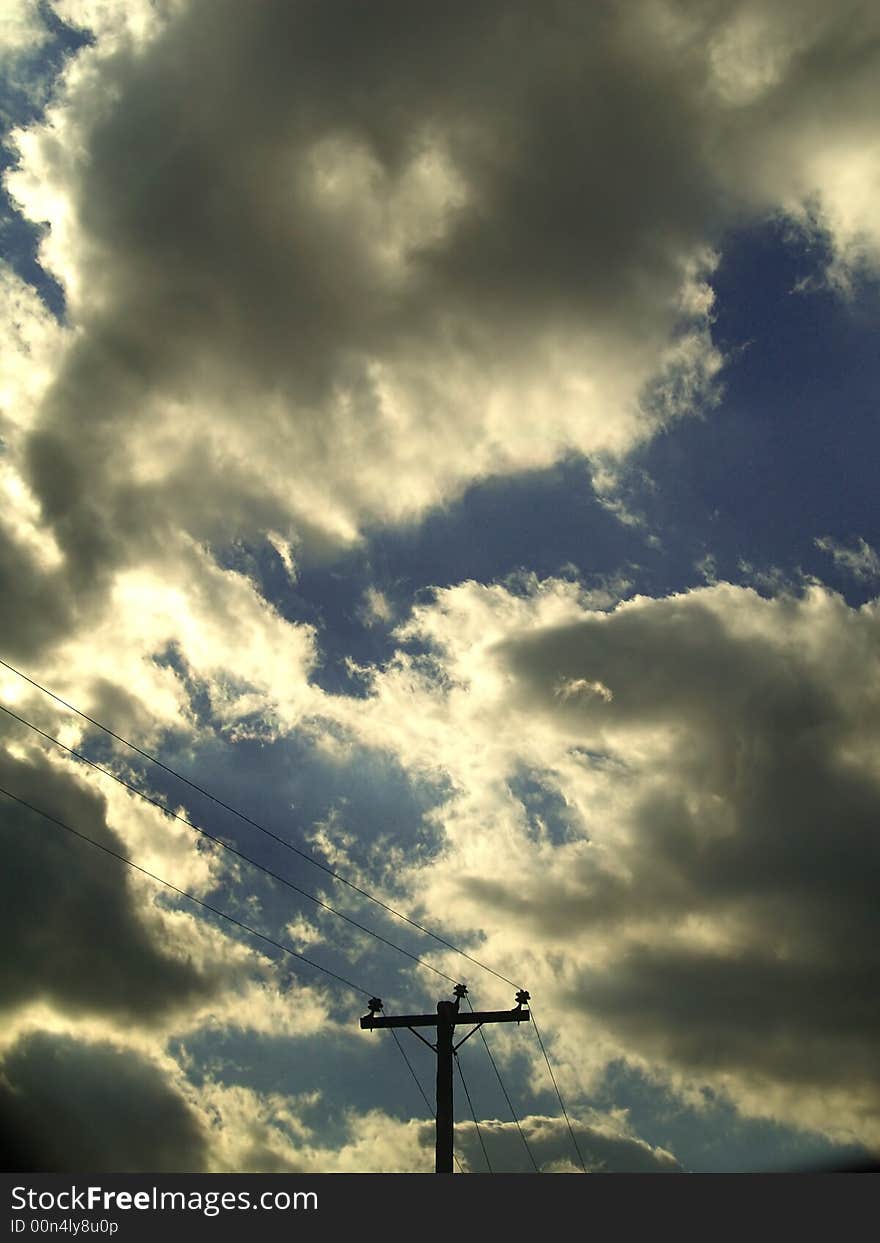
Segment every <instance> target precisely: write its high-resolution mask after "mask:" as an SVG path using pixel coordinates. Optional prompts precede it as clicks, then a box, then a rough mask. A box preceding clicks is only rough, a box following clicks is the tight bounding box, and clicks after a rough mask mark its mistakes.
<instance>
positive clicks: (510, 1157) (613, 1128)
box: [455, 1114, 681, 1174]
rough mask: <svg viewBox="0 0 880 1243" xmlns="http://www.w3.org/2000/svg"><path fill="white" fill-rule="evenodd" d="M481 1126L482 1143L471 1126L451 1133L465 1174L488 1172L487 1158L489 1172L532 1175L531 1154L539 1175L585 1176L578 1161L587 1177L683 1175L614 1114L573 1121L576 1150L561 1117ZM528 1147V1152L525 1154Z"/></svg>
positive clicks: (671, 1159)
mask: <svg viewBox="0 0 880 1243" xmlns="http://www.w3.org/2000/svg"><path fill="white" fill-rule="evenodd" d="M479 1127H480V1132H481V1133H482V1144H481V1143H480V1137H479V1136H478V1134H477V1130H476V1127H475V1126H474V1124H473V1123H470V1122H467V1123H459V1124H458V1125H457V1126H456V1129H455V1138H456V1149H457V1151H458V1152H459V1153H460V1155H461V1158H462V1160H463V1162H466V1167H465V1168H466V1171H467V1172H468V1173H474V1174H476V1173H486V1171H487V1164H486V1158H487V1156H488V1160H489V1162H490V1164H491V1167H492V1172H493V1173H496V1174H497V1173H504V1172H525V1173H531V1172H532V1170H533V1168H534V1167H533V1166H532V1163H531V1159H530V1157H529V1152H530V1153H531V1157H533V1158H534V1161H535V1164H536V1165H537V1166H538V1169H539V1171H540V1172H541V1173H544V1174H580V1173H583V1170H582V1168H581V1161H580V1158H581V1157H582V1158H583V1163H584V1166H585V1167H586V1171H587V1173H590V1174H598V1173H612V1174H672V1173H680V1172H681V1167H680V1165H679V1164H678V1162H677V1161H676V1159H675V1157H674V1156H673V1155H672V1154H671V1153H669V1152H666V1151H665V1149H663V1148H652V1147H651V1145H650V1144H646V1143H645V1141H644V1140H641V1139H639V1138H638V1137H637V1136H635V1135H633V1134H632V1132H631V1131H630V1130H629V1128H628V1126H627V1123H626V1119H625V1118H624V1117H621V1116H618V1115H607V1116H602V1115H600V1114H593V1115H591V1116H590V1117H589V1118H588V1119H584V1120H580V1119H578V1118H574V1119H573V1120H572V1131H573V1132H574V1139H575V1140H576V1141H577V1148H575V1145H574V1141H573V1140H572V1136H571V1133H570V1132H569V1129H568V1126H567V1124H566V1122H565V1121H564V1120H563V1119H562V1118H548V1117H543V1116H541V1115H533V1116H526V1117H524V1118H521V1119H520V1124H519V1127H517V1125H516V1124H515V1123H513V1122H500V1121H498V1120H497V1119H481V1120H480V1121H479ZM524 1139H525V1143H524V1142H523V1141H524ZM526 1144H527V1145H528V1149H529V1152H527V1151H526ZM483 1145H485V1153H484V1152H483Z"/></svg>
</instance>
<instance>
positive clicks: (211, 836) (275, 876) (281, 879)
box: [0, 704, 457, 984]
mask: <svg viewBox="0 0 880 1243" xmlns="http://www.w3.org/2000/svg"><path fill="white" fill-rule="evenodd" d="M0 712H5V713H6V715H7V716H10V717H12V718H13V719H14V720H16V721H19V722H20V723H21V724H22V725H26V726H27V728H28V729H31V730H33V731H34V733H36V734H39V735H40V737H41V738H45V739H46V740H47V741H48V742H52V743H54V744H55V746H56V747H60V748H61V749H62V750H63V751H66V752H67V753H68V755H72V756H74V757H75V758H76V759H77V760H81V761H82V762H83V763H84V764H88V765H89V766H90V767H91V768H94V769H95V770H96V771H97V772H99V773H102V774H103V775H104V776H105V777H109V778H110V780H111V781H115V782H117V783H118V784H119V785H121V786H124V787H125V789H126V790H130V791H131V793H132V794H136V795H137V796H138V798H141V799H143V800H144V802H146V803H150V804H151V805H152V806H153V807H156V808H158V809H159V811H161V812H162V813H163V815H166V816H168V817H170V818H171V819H172V820H177V821H179V823H180V824H183V825H185V826H186V828H188V829H191V830H192V831H193V832H194V833H200V834H201V836H202V837H204V838H207V840H208V841H209V842H214V843H215V844H216V845H218V846H220V847H221V849H223V850H226V851H228V852H229V853H230V854H233V855H235V856H236V857H237V858H238V859H241V860H243V862H245V863H247V864H249V865H250V866H251V867H254V868H256V869H257V870H258V871H260V872H263V873H264V874H265V875H266V876H269V877H271V878H272V880H275V881H278V883H279V884H281V885H284V886H286V887H287V888H288V889H291V890H293V892H294V893H298V894H300V895H301V896H302V897H304V898H308V899H309V901H310V902H314V903H315V904H316V905H317V906H319V907H321V908H322V909H323V910H325V911H329V913H330V914H331V915H336V916H338V917H339V918H340V919H344V920H345V922H346V923H348V924H351V925H352V927H354V928H357V929H359V931H361V932H366V933H368V934H369V935H370V936H371V937H375V938H376V940H377V941H381V942H382V943H383V944H384V945H388V946H390V948H391V949H393V950H397V952H398V953H399V954H405V955H406V957H407V958H411V959H412V961H413V962H415V963H418V965H419V966H420V967H426V968H427V969H428V970H429V971H433V972H434V974H435V975H439V976H442V977H443V979H444V980H448V981H449V982H450V983H451V984H455V983H456V982H457V981H456V979H455V977H454V976H451V975H447V974H446V972H445V971H441V970H440V968H439V967H435V966H434V965H433V964H432V963H429V962H426V961H425V959H423V958H420V957H419V956H418V954H413V953H411V952H410V951H409V950H407V949H404V948H403V946H401V945H397V944H395V942H394V941H389V939H388V938H387V937H383V936H382V934H381V933H379V932H376V931H375V929H373V928H368V927H367V926H366V925H365V924H362V923H359V922H358V920H356V919H352V917H351V916H350V915H346V914H345V912H344V911H339V910H337V909H336V907H334V906H330V904H329V903H328V902H324V901H323V899H322V898H319V897H317V896H316V895H315V894H313V893H309V891H308V890H307V889H302V888H300V886H299V885H296V884H294V882H293V881H292V880H289V879H288V878H287V877H286V876H281V875H280V874H279V873H278V872H275V871H273V870H272V868H268V867H266V866H265V865H264V864H262V863H259V862H258V861H257V860H256V859H253V858H251V856H250V855H246V854H245V853H244V851H242V850H239V849H238V847H236V846H232V845H231V844H230V843H229V842H226V841H224V840H223V838H222V837H218V836H217V834H215V833H211V832H209V831H208V830H207V829H203V828H201V827H200V826H199V825H197V824H193V823H192V821H191V820H187V819H186V817H185V816H181V815H179V814H178V813H177V812H175V811H171V810H170V809H169V808H168V807H166V806H164V804H163V803H160V802H159V800H158V799H155V798H153V797H152V796H151V795H149V794H147V793H145V792H144V791H143V790H140V789H138V787H137V786H134V785H132V784H131V782H129V781H126V780H125V779H124V778H123V777H120V776H118V775H117V774H116V773H113V772H111V771H110V769H109V768H104V767H103V765H101V764H98V763H96V762H95V761H94V760H90V759H89V758H88V756H86V755H83V754H82V752H81V751H76V750H75V749H74V748H73V747H69V746H68V745H67V743H65V742H62V741H61V740H60V739H59V738H55V737H53V735H52V734H48V733H46V731H45V730H42V729H40V728H39V726H37V725H34V723H33V722H32V721H28V720H26V719H25V718H24V717H23V716H19V715H18V713H17V712H13V711H12V709H11V708H7V707H6V706H5V705H4V704H0Z"/></svg>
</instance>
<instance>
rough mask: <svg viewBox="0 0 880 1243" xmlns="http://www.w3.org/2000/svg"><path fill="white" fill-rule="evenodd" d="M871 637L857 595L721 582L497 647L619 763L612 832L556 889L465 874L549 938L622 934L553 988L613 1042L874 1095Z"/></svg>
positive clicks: (559, 717) (868, 615) (520, 678)
mask: <svg viewBox="0 0 880 1243" xmlns="http://www.w3.org/2000/svg"><path fill="white" fill-rule="evenodd" d="M877 651H878V648H877V618H876V612H875V610H874V609H873V608H866V609H863V610H861V611H860V612H856V611H851V610H849V609H848V608H847V606H846V605H845V604H844V602H843V601H842V600H840V599H839V598H836V597H832V596H830V595H828V594H826V593H824V592H822V591H819V590H816V591H814V592H813V593H811V594H809V595H808V596H807V597H806V598H804V599H801V600H795V599H781V600H775V601H770V600H763V599H761V598H760V597H758V596H757V595H755V594H754V593H753V592H750V591H743V590H740V589H734V588H728V587H725V586H722V587H719V588H715V589H709V590H707V591H698V592H692V593H690V594H689V595H686V596H680V597H674V598H670V599H669V600H655V601H650V600H644V599H643V600H638V601H636V602H634V603H633V604H632V605H624V606H622V607H620V608H619V609H617V610H616V611H615V612H613V613H611V614H608V615H593V616H591V617H589V618H587V619H585V620H584V621H583V622H580V623H578V624H575V625H570V626H566V627H552V628H550V627H548V628H544V629H542V630H540V631H538V632H536V633H534V634H531V635H528V636H526V637H524V638H517V639H512V640H509V641H507V642H506V643H504V644H502V645H500V646H499V648H498V649H497V654H498V657H499V659H500V662H501V664H502V666H503V667H505V668H506V669H507V670H508V671H509V672H510V673H512V674H513V675H514V679H515V680H514V683H513V685H514V688H515V689H514V690H513V692H512V700H513V701H514V702H515V703H516V704H517V706H518V707H519V708H520V710H528V711H529V712H531V713H534V714H535V715H536V716H538V717H541V716H543V717H545V718H547V719H552V720H553V721H555V722H556V723H557V724H558V726H559V728H560V730H561V731H562V735H563V737H564V738H566V739H567V740H568V742H569V744H581V745H584V746H587V747H589V748H590V749H591V750H592V751H593V752H595V753H596V755H597V758H598V756H599V755H601V754H604V755H606V756H608V757H611V758H614V759H617V760H619V761H620V763H621V767H620V769H619V775H618V779H619V783H620V791H621V795H622V797H623V799H624V800H625V805H624V804H622V806H621V811H620V812H619V813H618V814H619V815H620V825H619V827H623V828H624V829H625V832H624V836H623V837H622V838H620V839H619V840H617V841H616V842H615V843H614V845H613V846H611V847H610V848H609V847H607V846H606V847H605V848H604V849H603V848H602V846H603V843H604V842H605V837H604V834H603V831H602V827H601V826H598V827H597V829H596V840H597V842H598V843H599V845H600V850H599V852H598V853H589V854H587V855H585V856H583V857H582V859H581V861H580V862H578V863H576V864H575V865H573V866H572V867H571V868H570V869H569V870H568V871H567V874H566V877H565V881H564V883H563V885H562V886H561V891H560V888H559V887H558V879H559V878H558V877H554V878H553V879H552V881H551V882H550V884H551V886H552V891H551V890H548V889H547V888H545V881H544V880H543V879H542V878H540V877H537V878H535V879H533V880H531V881H529V882H527V883H526V884H524V885H522V886H521V888H520V893H519V894H516V893H514V892H511V891H510V890H509V889H508V887H507V886H505V885H504V884H502V883H499V882H495V883H494V884H493V882H491V881H486V880H474V881H472V882H470V885H469V887H470V889H471V890H472V891H473V892H474V893H475V894H477V895H478V896H479V897H480V899H481V900H483V901H488V902H493V901H497V902H498V903H499V904H500V905H501V907H502V908H503V909H507V910H510V911H515V912H517V913H518V914H519V915H521V916H523V915H524V916H525V917H527V918H528V919H529V920H530V921H531V923H532V926H533V927H534V928H536V929H537V930H539V931H540V932H541V933H542V934H543V935H544V936H548V937H549V938H551V940H553V941H555V942H560V941H564V940H565V939H566V937H567V936H571V935H572V934H576V933H577V931H578V930H580V931H581V932H583V931H585V930H587V929H590V930H592V932H594V933H596V932H598V931H603V930H604V931H605V932H606V933H607V934H609V935H612V936H614V937H619V938H620V942H619V948H618V949H617V950H616V951H615V952H613V953H612V957H611V961H610V964H609V965H608V967H607V968H602V969H601V970H599V969H592V968H583V967H580V968H578V969H577V971H576V974H577V979H578V983H577V986H576V988H574V989H572V990H571V992H570V994H569V1000H570V1002H571V1004H572V1005H576V1006H578V1007H579V1008H581V1007H582V1008H583V1010H584V1012H585V1013H588V1014H589V1015H591V1016H592V1017H594V1018H599V1019H601V1020H602V1021H605V1022H607V1023H608V1024H609V1026H610V1027H611V1029H612V1030H613V1031H614V1032H615V1033H616V1034H617V1035H618V1036H620V1037H621V1038H622V1041H623V1044H624V1046H625V1047H629V1048H633V1049H642V1050H644V1051H647V1050H650V1051H651V1053H652V1054H654V1055H658V1056H662V1057H665V1058H669V1059H671V1060H672V1061H674V1062H676V1063H677V1064H678V1065H680V1066H682V1067H687V1068H689V1069H691V1070H699V1069H706V1068H709V1067H713V1068H715V1069H717V1068H720V1067H725V1068H727V1069H732V1068H734V1067H735V1068H737V1069H739V1070H742V1071H744V1072H756V1073H761V1074H766V1075H768V1076H769V1077H770V1078H772V1079H773V1080H774V1081H776V1082H785V1081H791V1082H800V1083H803V1084H807V1083H809V1084H812V1085H814V1086H816V1085H823V1084H826V1085H836V1086H842V1085H844V1084H849V1085H858V1084H862V1085H865V1090H866V1092H868V1086H867V1085H870V1084H873V1085H874V1088H872V1089H870V1091H871V1094H872V1095H871V1099H872V1100H873V1104H872V1106H871V1108H872V1109H877V1108H880V1102H878V1101H877V1100H876V1099H875V1098H874V1096H873V1093H874V1090H875V1088H876V1083H877V1081H878V1080H877V1071H878V1069H880V1065H878V1060H877V1049H878V1047H880V1004H878V1000H877V990H876V987H874V984H873V983H872V981H876V980H877V978H878V971H880V950H878V945H880V916H878V906H877V901H876V882H875V878H876V876H877V874H878V870H880V845H878V837H877V833H876V822H877V814H878V809H880V778H878V773H877V770H876V767H875V766H874V764H873V761H872V759H871V755H872V750H873V748H874V747H875V746H876V740H877V737H878V734H880V700H878V698H877V694H876V687H877V685H878V680H877V672H878V670H877ZM596 684H602V685H603V686H604V687H606V688H607V689H608V691H609V692H610V697H607V696H602V695H598V694H596V693H594V692H593V691H592V689H591V688H592V687H593V686H595V685H596ZM560 688H563V693H560ZM583 810H584V812H585V813H586V814H588V810H589V809H588V808H584V809H583ZM701 926H702V927H703V929H704V931H709V932H710V933H711V932H712V930H714V934H715V943H714V944H713V943H711V940H710V943H709V944H706V943H705V942H704V943H701V942H700V927H701ZM639 929H642V930H641V931H640V930H639ZM866 1104H867V1098H866Z"/></svg>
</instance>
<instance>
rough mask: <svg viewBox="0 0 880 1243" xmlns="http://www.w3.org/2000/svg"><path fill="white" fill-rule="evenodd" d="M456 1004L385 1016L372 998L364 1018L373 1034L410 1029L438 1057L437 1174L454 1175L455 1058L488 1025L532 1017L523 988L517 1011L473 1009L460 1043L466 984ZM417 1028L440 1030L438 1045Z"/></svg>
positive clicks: (457, 994) (365, 1026) (458, 992)
mask: <svg viewBox="0 0 880 1243" xmlns="http://www.w3.org/2000/svg"><path fill="white" fill-rule="evenodd" d="M454 991H455V1001H438V1002H437V1013H436V1014H383V1015H380V1014H379V1013H378V1011H380V1010H381V1009H382V999H381V998H380V997H372V998H370V1003H369V1006H370V1013H369V1014H365V1015H364V1017H363V1018H362V1019H361V1028H362V1029H363V1030H365V1031H372V1030H373V1029H374V1028H376V1027H407V1028H409V1030H410V1031H411V1032H412V1033H413V1035H414V1036H418V1037H419V1040H421V1041H422V1042H423V1043H424V1044H426V1045H427V1046H428V1048H430V1049H433V1050H434V1052H435V1053H436V1055H437V1141H436V1145H435V1149H434V1173H435V1174H451V1173H452V1161H453V1157H452V1153H453V1116H454V1115H453V1111H452V1059H453V1057H454V1056H455V1055H456V1053H457V1052H458V1050H459V1049H460V1048H461V1046H462V1045H463V1044H464V1042H465V1041H466V1040H467V1039H469V1037H471V1036H472V1035H473V1034H474V1032H475V1031H479V1029H480V1028H481V1027H482V1026H483V1024H484V1023H522V1022H524V1021H528V1020H529V1019H530V1018H531V1015H530V1014H529V1012H528V1010H527V1009H526V1008H525V1005H526V1002H527V1001H528V1000H529V994H528V993H527V992H526V990H525V989H524V988H521V989H520V991H519V992H518V993H517V995H516V1007H515V1008H514V1009H513V1010H473V1011H471V1013H470V1014H467V1015H465V1018H464V1022H465V1023H473V1027H472V1028H471V1030H470V1031H469V1032H468V1034H467V1036H462V1038H461V1040H459V1042H458V1044H454V1043H453V1034H454V1032H455V1026H456V1024H457V1023H458V1024H461V1021H462V1020H461V1015H460V1014H459V1006H460V1004H461V999H462V997H466V996H467V988H466V987H465V985H464V984H456V986H455V990H454ZM416 1027H436V1029H437V1043H436V1044H431V1042H430V1041H429V1040H425V1038H424V1036H419V1033H418V1032H417V1031H415V1030H414V1029H415V1028H416Z"/></svg>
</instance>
